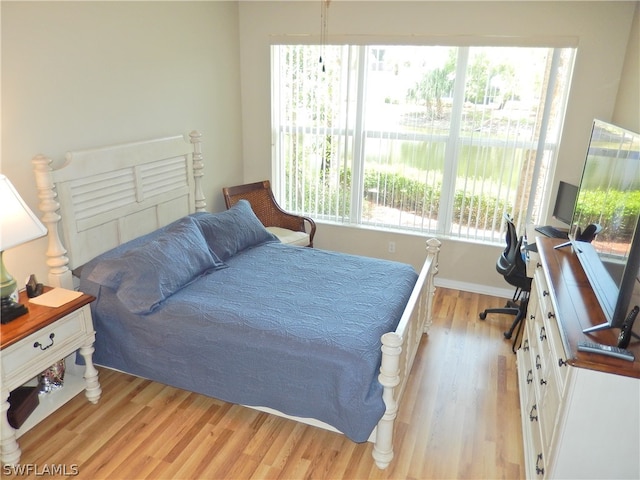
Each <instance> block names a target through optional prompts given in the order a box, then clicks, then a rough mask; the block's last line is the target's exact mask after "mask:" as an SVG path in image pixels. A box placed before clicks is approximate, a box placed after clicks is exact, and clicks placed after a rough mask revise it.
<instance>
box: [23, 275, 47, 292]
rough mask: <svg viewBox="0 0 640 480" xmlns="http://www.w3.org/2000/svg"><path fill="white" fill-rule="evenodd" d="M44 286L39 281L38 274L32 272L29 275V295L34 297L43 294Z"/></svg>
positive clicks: (27, 286) (27, 287)
mask: <svg viewBox="0 0 640 480" xmlns="http://www.w3.org/2000/svg"><path fill="white" fill-rule="evenodd" d="M43 288H44V287H43V286H42V284H41V283H38V280H37V279H36V276H35V275H34V274H33V273H32V274H31V275H30V276H29V280H27V285H26V289H27V297H29V298H34V297H37V296H38V295H42V290H43Z"/></svg>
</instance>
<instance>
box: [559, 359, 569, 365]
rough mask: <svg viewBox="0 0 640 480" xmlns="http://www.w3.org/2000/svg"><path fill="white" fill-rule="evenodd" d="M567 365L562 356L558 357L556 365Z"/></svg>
mask: <svg viewBox="0 0 640 480" xmlns="http://www.w3.org/2000/svg"><path fill="white" fill-rule="evenodd" d="M567 365H569V364H568V363H567V362H566V361H565V360H563V359H562V358H559V359H558V366H559V367H566V366H567Z"/></svg>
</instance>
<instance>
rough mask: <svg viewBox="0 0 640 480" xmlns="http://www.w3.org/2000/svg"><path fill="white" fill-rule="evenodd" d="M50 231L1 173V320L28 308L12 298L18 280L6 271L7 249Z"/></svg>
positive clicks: (19, 313)
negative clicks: (5, 252)
mask: <svg viewBox="0 0 640 480" xmlns="http://www.w3.org/2000/svg"><path fill="white" fill-rule="evenodd" d="M46 234H47V229H46V228H45V226H44V225H42V223H41V222H40V220H38V217H36V216H35V214H34V213H33V212H32V211H31V210H30V209H29V207H27V204H26V203H24V200H22V198H20V195H19V194H18V192H17V191H16V189H15V188H14V187H13V185H11V182H10V181H9V179H8V178H7V177H5V176H4V175H2V174H0V297H1V298H0V301H1V303H2V312H0V321H1V322H2V323H8V322H10V321H11V320H14V319H16V318H18V317H19V316H20V315H24V314H25V313H27V307H25V306H24V305H22V304H20V303H17V302H16V301H15V300H14V298H13V297H12V295H13V292H15V290H16V285H17V284H16V281H15V280H14V278H13V277H12V276H11V274H9V272H7V269H6V268H5V266H4V260H3V258H2V255H3V254H4V251H5V250H7V249H9V248H12V247H15V246H17V245H21V244H23V243H26V242H28V241H31V240H35V239H36V238H39V237H42V236H44V235H46Z"/></svg>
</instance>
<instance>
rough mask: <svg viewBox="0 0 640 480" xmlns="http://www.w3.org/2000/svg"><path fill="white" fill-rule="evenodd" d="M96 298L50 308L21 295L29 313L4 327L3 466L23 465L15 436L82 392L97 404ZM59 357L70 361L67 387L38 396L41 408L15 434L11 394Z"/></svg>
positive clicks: (0, 357)
mask: <svg viewBox="0 0 640 480" xmlns="http://www.w3.org/2000/svg"><path fill="white" fill-rule="evenodd" d="M48 290H50V288H45V292H46V291H48ZM93 300H95V298H94V297H92V296H91V295H86V294H82V295H81V296H80V297H78V298H76V299H74V300H72V301H70V302H68V303H66V304H64V305H62V306H60V307H56V308H51V307H44V306H40V305H35V304H32V303H29V299H28V298H27V297H26V294H25V293H24V292H21V294H20V303H23V304H25V305H26V306H28V308H29V312H28V313H27V314H25V315H23V316H21V317H19V318H17V319H15V320H13V321H12V322H10V323H7V324H5V325H2V326H1V327H0V372H1V375H2V385H1V387H0V390H1V398H0V402H2V409H1V412H2V417H1V418H0V422H1V424H0V429H1V433H2V439H1V443H0V445H1V448H2V450H1V452H2V462H3V463H5V464H8V465H12V464H16V463H19V461H20V454H21V452H20V447H19V446H18V442H17V438H18V437H20V435H21V434H22V433H24V432H26V431H27V430H29V429H30V428H31V427H33V426H34V425H36V424H37V423H38V422H40V421H41V420H43V419H44V418H46V417H47V416H48V415H50V414H51V413H53V412H54V411H55V410H56V409H58V408H59V407H61V406H62V405H64V404H65V403H66V402H68V401H69V400H71V399H72V398H73V397H75V396H76V395H77V394H78V393H80V392H81V391H83V390H84V391H85V394H86V396H87V398H88V399H89V401H90V402H91V403H98V400H99V399H100V395H101V393H102V390H101V389H100V383H99V382H98V371H97V370H96V369H95V367H94V366H93V360H92V355H93V352H94V349H93V343H94V341H95V331H94V330H93V322H92V320H91V309H90V307H89V304H90V303H91V302H92V301H93ZM77 350H80V354H81V355H82V357H83V358H84V360H85V366H84V367H82V366H79V365H76V363H75V352H76V351H77ZM61 359H66V372H65V376H64V384H63V386H62V387H61V388H60V389H58V390H55V391H53V392H50V393H47V394H42V395H40V397H39V405H38V407H37V408H36V409H35V410H34V411H33V413H31V415H30V416H29V417H28V418H27V420H26V421H25V423H24V424H23V425H22V426H21V427H20V428H19V429H18V430H14V429H13V427H11V425H9V421H8V419H7V411H8V410H9V402H8V398H9V392H11V391H12V390H14V389H15V388H17V387H19V386H21V385H24V384H25V383H27V382H30V381H31V380H33V379H34V378H35V377H36V376H37V375H38V374H39V373H41V372H42V371H44V370H46V369H47V368H49V367H50V366H51V365H53V364H54V363H56V362H57V361H59V360H61Z"/></svg>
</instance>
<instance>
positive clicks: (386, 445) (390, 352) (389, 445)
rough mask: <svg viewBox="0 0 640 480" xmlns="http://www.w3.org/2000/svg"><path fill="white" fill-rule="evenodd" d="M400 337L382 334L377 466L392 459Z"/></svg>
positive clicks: (383, 466) (375, 458)
mask: <svg viewBox="0 0 640 480" xmlns="http://www.w3.org/2000/svg"><path fill="white" fill-rule="evenodd" d="M401 352H402V338H401V337H400V336H399V335H397V334H396V333H395V332H389V333H385V334H384V335H383V336H382V363H381V365H380V375H379V376H378V380H379V381H380V383H381V384H382V387H383V388H384V390H383V392H382V399H383V400H384V403H385V405H386V410H385V412H384V415H383V416H382V419H381V420H380V421H379V422H378V427H377V428H378V429H377V432H376V441H375V444H374V445H373V458H374V460H375V462H376V465H377V466H378V468H382V469H384V468H387V466H389V463H391V460H392V459H393V424H394V422H395V419H396V416H397V414H398V403H397V402H396V399H395V395H394V389H395V387H396V386H397V385H398V384H399V383H400V353H401Z"/></svg>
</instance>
